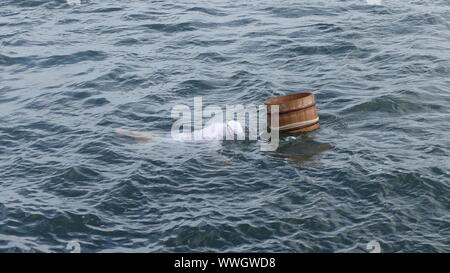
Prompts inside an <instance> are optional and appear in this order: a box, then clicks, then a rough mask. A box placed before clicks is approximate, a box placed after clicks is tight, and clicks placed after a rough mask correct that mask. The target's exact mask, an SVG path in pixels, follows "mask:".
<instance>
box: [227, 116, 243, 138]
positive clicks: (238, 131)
mask: <svg viewBox="0 0 450 273" xmlns="http://www.w3.org/2000/svg"><path fill="white" fill-rule="evenodd" d="M244 138H245V132H244V128H242V125H241V123H240V122H238V121H235V120H230V121H228V122H227V137H226V139H244Z"/></svg>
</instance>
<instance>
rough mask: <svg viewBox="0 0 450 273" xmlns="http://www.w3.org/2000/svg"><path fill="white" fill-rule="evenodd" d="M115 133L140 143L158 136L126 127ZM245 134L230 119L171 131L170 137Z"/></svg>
mask: <svg viewBox="0 0 450 273" xmlns="http://www.w3.org/2000/svg"><path fill="white" fill-rule="evenodd" d="M116 134H117V135H119V136H127V137H131V138H133V139H135V140H136V141H138V142H140V143H147V142H149V141H152V140H154V139H156V138H158V136H156V135H155V134H153V133H151V132H139V131H132V130H126V129H117V130H116ZM244 136H245V132H244V128H243V127H242V125H241V123H240V122H237V121H234V120H230V121H228V122H213V123H211V124H209V125H208V126H206V127H205V128H203V129H201V130H196V131H193V132H190V133H180V132H172V136H171V138H172V139H173V140H175V141H185V142H199V141H220V140H231V139H242V138H243V137H244Z"/></svg>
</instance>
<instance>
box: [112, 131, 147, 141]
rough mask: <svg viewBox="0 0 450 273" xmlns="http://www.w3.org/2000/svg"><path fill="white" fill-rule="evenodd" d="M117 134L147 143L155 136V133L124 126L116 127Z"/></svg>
mask: <svg viewBox="0 0 450 273" xmlns="http://www.w3.org/2000/svg"><path fill="white" fill-rule="evenodd" d="M116 134H117V135H119V136H127V137H131V138H133V139H134V140H136V141H137V142H139V143H147V142H149V141H150V140H151V139H152V138H154V135H153V134H152V133H150V132H138V131H131V130H126V129H122V128H119V129H116Z"/></svg>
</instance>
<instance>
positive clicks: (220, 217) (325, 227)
mask: <svg viewBox="0 0 450 273" xmlns="http://www.w3.org/2000/svg"><path fill="white" fill-rule="evenodd" d="M449 45H450V2H449V1H447V0H441V1H437V0H436V1H431V0H429V1H393V0H384V1H383V5H381V6H371V5H367V3H366V1H363V0H361V1H358V0H349V1H337V0H333V1H315V0H310V1H139V0H121V1H112V0H101V1H96V0H89V1H86V0H82V1H81V5H75V6H70V5H67V3H66V2H65V1H64V0H0V170H1V171H0V190H1V191H0V251H1V252H68V250H66V249H65V248H66V245H67V243H68V242H70V241H76V242H78V243H79V244H80V246H81V251H82V252H122V251H124V252H171V251H177V252H190V251H225V252H229V251H232V252H240V251H250V252H255V251H263V252H281V251H282V252H367V250H366V244H367V243H368V242H369V241H372V240H375V241H377V242H379V243H380V246H381V249H382V251H383V252H444V251H450V160H449V152H450V138H449V136H450V115H449V114H450V108H449V103H450V92H449V88H450V78H449V75H450V63H449V59H450V46H449ZM301 91H308V92H313V93H314V94H315V95H316V97H317V100H318V107H319V114H320V117H321V128H320V129H319V130H317V131H315V132H312V133H303V134H298V135H295V136H283V139H282V140H281V145H280V148H279V149H278V150H277V151H275V152H262V151H261V150H260V146H259V144H258V143H256V142H250V141H246V142H231V143H230V142H225V143H224V144H223V145H222V146H221V147H220V149H218V150H217V149H213V150H211V149H210V147H208V146H202V145H190V144H181V143H178V144H173V143H172V144H168V143H153V144H151V145H142V144H139V143H136V142H134V141H132V140H130V139H126V138H120V137H118V136H116V135H115V134H114V129H116V128H119V127H124V128H129V129H135V130H149V131H155V132H168V131H169V130H170V128H171V126H172V124H173V122H174V120H173V119H172V118H171V116H170V113H171V109H172V107H173V106H174V105H177V104H179V103H186V104H192V101H193V97H194V96H202V98H203V103H204V104H205V106H206V105H208V104H216V105H225V104H237V103H244V104H248V103H254V104H260V103H262V102H263V101H264V100H266V99H268V98H271V97H274V96H278V95H283V94H290V93H294V92H301Z"/></svg>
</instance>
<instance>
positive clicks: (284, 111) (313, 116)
mask: <svg viewBox="0 0 450 273" xmlns="http://www.w3.org/2000/svg"><path fill="white" fill-rule="evenodd" d="M264 104H266V105H267V122H268V123H269V124H270V117H271V115H272V114H276V113H271V111H270V110H271V109H270V105H279V127H278V129H279V130H280V132H285V133H297V132H309V131H313V130H316V129H318V128H319V127H320V124H319V115H318V114H317V108H316V98H315V97H314V94H312V93H297V94H290V95H286V96H279V97H275V98H272V99H269V100H267V101H266V102H265V103H264Z"/></svg>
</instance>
